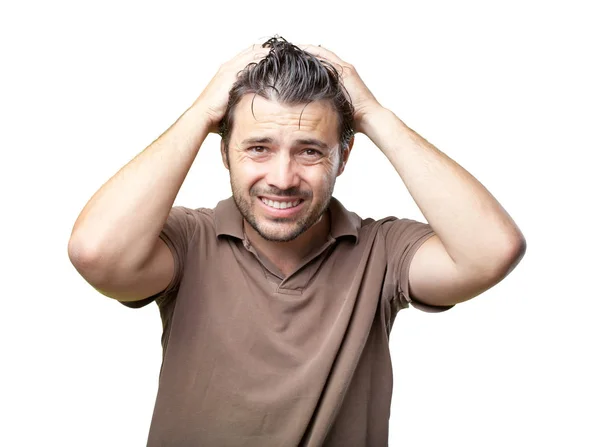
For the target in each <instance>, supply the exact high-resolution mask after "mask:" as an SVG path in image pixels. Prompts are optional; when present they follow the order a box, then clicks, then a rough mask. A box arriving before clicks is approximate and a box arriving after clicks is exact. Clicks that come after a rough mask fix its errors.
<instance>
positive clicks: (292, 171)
mask: <svg viewBox="0 0 600 447" xmlns="http://www.w3.org/2000/svg"><path fill="white" fill-rule="evenodd" d="M266 181H267V183H268V184H269V186H273V187H275V188H278V189H281V190H287V189H290V188H297V187H299V186H300V176H299V175H298V166H297V164H296V163H295V162H294V159H293V158H292V157H290V154H287V153H285V151H279V153H278V154H277V156H276V157H273V159H272V160H271V163H269V171H268V173H267V177H266Z"/></svg>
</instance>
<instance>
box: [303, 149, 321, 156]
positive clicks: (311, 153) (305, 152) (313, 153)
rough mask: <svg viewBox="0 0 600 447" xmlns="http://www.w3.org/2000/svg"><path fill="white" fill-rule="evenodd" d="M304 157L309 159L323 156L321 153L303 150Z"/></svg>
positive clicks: (314, 150) (313, 150)
mask: <svg viewBox="0 0 600 447" xmlns="http://www.w3.org/2000/svg"><path fill="white" fill-rule="evenodd" d="M304 155H308V156H309V157H319V156H321V155H323V154H322V153H321V151H318V150H316V149H311V148H309V149H305V150H304Z"/></svg>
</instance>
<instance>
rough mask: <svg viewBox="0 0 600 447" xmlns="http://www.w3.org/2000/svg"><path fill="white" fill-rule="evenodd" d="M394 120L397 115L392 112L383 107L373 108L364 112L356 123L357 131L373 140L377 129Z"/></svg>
mask: <svg viewBox="0 0 600 447" xmlns="http://www.w3.org/2000/svg"><path fill="white" fill-rule="evenodd" d="M393 118H395V115H394V113H393V112H392V111H391V110H388V109H386V108H385V107H383V106H377V107H372V108H370V109H368V110H365V111H364V112H362V114H361V116H360V119H358V120H357V121H356V124H355V130H356V131H357V132H361V133H364V134H365V135H366V136H368V137H369V138H371V139H373V137H374V136H375V135H376V133H377V129H378V128H381V126H382V124H383V123H386V122H389V120H390V119H393ZM396 119H397V118H396Z"/></svg>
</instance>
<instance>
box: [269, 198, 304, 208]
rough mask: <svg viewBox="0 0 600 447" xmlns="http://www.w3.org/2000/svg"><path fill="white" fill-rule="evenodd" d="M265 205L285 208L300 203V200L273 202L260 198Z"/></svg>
mask: <svg viewBox="0 0 600 447" xmlns="http://www.w3.org/2000/svg"><path fill="white" fill-rule="evenodd" d="M261 200H262V202H263V203H264V204H265V205H268V206H270V207H271V208H275V209H279V210H284V209H286V208H291V207H293V206H297V205H298V204H299V203H300V200H299V199H298V200H296V201H294V202H274V201H273V200H268V199H261Z"/></svg>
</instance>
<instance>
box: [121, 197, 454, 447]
mask: <svg viewBox="0 0 600 447" xmlns="http://www.w3.org/2000/svg"><path fill="white" fill-rule="evenodd" d="M329 213H330V222H331V230H330V235H329V238H328V241H327V242H326V243H325V244H324V245H323V246H322V247H319V248H318V249H316V250H315V251H314V252H313V253H311V254H310V255H309V256H307V257H306V258H305V259H304V261H303V262H302V263H301V265H300V266H299V267H298V269H297V270H296V271H295V272H293V273H292V274H290V275H289V276H287V277H285V276H284V275H283V274H282V273H281V272H280V271H279V270H278V269H277V268H276V267H275V266H274V265H273V264H272V263H270V262H269V261H268V260H267V259H262V258H261V256H260V255H259V254H258V253H257V252H256V251H255V250H254V248H253V247H252V246H251V245H250V243H249V241H248V239H247V238H246V237H245V235H244V232H243V226H242V222H243V220H242V216H241V214H240V213H239V211H238V209H237V207H236V205H235V203H234V201H233V199H232V198H229V199H227V200H224V201H222V202H219V204H218V205H217V207H216V208H215V209H214V210H213V209H205V208H200V209H189V208H185V207H181V206H176V207H173V208H172V211H171V213H170V215H169V217H168V220H167V222H166V225H165V227H164V230H163V232H162V233H161V238H162V239H163V240H164V241H165V242H166V244H167V245H168V246H169V248H170V249H171V251H172V252H173V255H174V257H175V270H176V274H175V275H174V278H173V280H172V281H171V283H170V284H169V286H168V287H167V288H166V289H165V290H164V291H163V292H162V293H160V294H158V295H156V296H153V297H150V298H148V299H146V300H142V301H137V302H130V303H123V304H126V305H128V306H130V307H141V306H144V305H146V304H148V303H150V302H151V301H154V300H156V302H157V304H158V306H159V309H160V313H161V318H162V321H163V328H164V331H163V337H162V343H163V364H162V367H161V373H160V379H159V388H158V395H157V399H156V405H155V408H154V414H153V417H152V423H151V427H150V434H149V439H148V445H149V446H152V447H153V446H182V447H183V446H218V447H226V446H257V447H259V446H260V447H270V446H282V447H290V446H298V445H300V446H340V447H345V446H366V447H378V446H387V445H388V422H389V416H390V404H391V397H392V363H391V359H390V352H389V347H388V336H389V333H390V330H391V327H392V323H393V321H394V318H395V316H396V313H397V311H398V310H399V309H401V308H405V307H407V306H408V304H409V303H410V302H411V298H410V296H409V290H408V269H409V266H410V261H411V259H412V257H413V255H414V253H415V252H416V250H417V248H418V247H419V246H420V245H421V244H422V243H423V242H424V241H425V240H426V239H427V238H428V237H430V236H431V235H433V231H432V230H431V228H430V227H429V225H427V224H423V223H419V222H415V221H412V220H408V219H397V218H394V217H388V218H385V219H382V220H378V221H374V220H373V219H365V220H363V219H361V218H360V217H359V216H357V215H356V214H354V213H351V212H348V211H347V210H346V209H345V208H344V207H343V206H342V205H341V204H340V202H338V201H337V200H336V199H332V201H331V205H330V207H329ZM413 304H415V303H414V302H413ZM417 307H421V308H422V309H424V310H431V311H437V310H444V309H446V308H431V307H428V306H423V305H418V306H417Z"/></svg>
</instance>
